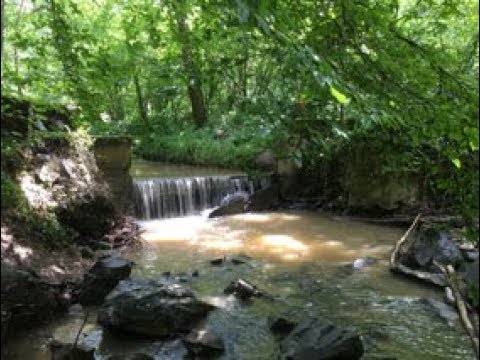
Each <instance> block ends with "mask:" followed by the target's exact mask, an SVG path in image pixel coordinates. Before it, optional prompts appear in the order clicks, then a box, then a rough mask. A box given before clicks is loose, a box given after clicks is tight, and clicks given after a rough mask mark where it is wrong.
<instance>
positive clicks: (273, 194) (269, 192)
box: [247, 184, 280, 211]
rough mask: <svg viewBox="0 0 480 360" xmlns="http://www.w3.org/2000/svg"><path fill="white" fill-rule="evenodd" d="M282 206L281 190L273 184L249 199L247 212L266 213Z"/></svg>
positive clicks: (256, 192)
mask: <svg viewBox="0 0 480 360" xmlns="http://www.w3.org/2000/svg"><path fill="white" fill-rule="evenodd" d="M279 205H280V188H279V186H278V185H277V184H272V185H270V186H268V187H266V188H265V189H260V190H258V191H255V192H254V193H253V194H252V195H250V198H249V199H248V204H247V211H265V210H271V209H275V208H277V207H278V206H279Z"/></svg>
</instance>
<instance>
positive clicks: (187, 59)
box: [176, 10, 208, 128]
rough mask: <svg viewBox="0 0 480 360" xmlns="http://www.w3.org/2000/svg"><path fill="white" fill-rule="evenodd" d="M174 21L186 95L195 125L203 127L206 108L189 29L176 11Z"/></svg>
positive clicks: (181, 15)
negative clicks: (177, 33)
mask: <svg viewBox="0 0 480 360" xmlns="http://www.w3.org/2000/svg"><path fill="white" fill-rule="evenodd" d="M176 21H177V27H178V32H179V39H180V42H181V47H182V57H183V65H184V67H185V71H187V72H188V85H187V87H188V96H189V98H190V102H191V104H192V116H193V120H194V121H195V125H196V126H197V127H198V128H201V127H203V126H204V125H205V124H206V123H207V119H208V117H207V109H206V107H205V99H204V96H203V92H202V82H201V78H200V73H199V70H198V68H197V66H196V63H195V61H194V59H193V52H192V46H191V43H190V39H189V31H190V30H189V29H188V26H187V24H186V23H185V16H184V14H182V13H179V12H178V10H177V11H176Z"/></svg>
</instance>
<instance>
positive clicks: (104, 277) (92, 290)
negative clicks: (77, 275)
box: [79, 257, 132, 305]
mask: <svg viewBox="0 0 480 360" xmlns="http://www.w3.org/2000/svg"><path fill="white" fill-rule="evenodd" d="M131 271H132V263H131V262H130V261H129V260H127V259H123V258H120V257H107V258H104V259H101V260H99V261H97V262H96V263H95V264H94V265H93V266H92V268H91V269H90V270H89V271H88V272H87V274H85V277H84V281H83V283H82V285H81V287H80V294H79V302H80V303H81V304H82V305H89V304H100V303H101V302H102V301H103V299H104V298H105V296H106V295H107V294H108V293H109V292H110V291H112V290H113V288H114V287H115V286H117V284H118V282H119V281H120V280H123V279H125V278H127V277H129V276H130V272H131Z"/></svg>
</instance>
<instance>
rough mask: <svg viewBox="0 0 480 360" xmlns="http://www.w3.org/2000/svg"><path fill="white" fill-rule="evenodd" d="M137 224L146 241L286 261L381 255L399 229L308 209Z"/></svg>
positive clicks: (337, 259) (333, 259)
mask: <svg viewBox="0 0 480 360" xmlns="http://www.w3.org/2000/svg"><path fill="white" fill-rule="evenodd" d="M349 225H350V226H349ZM140 226H141V227H142V229H143V230H144V233H143V239H144V240H146V241H148V242H149V243H150V244H157V243H158V244H160V243H162V244H165V243H167V242H182V245H180V244H177V246H183V247H185V248H186V249H196V250H197V251H206V252H207V253H210V254H211V255H212V256H215V255H224V253H225V251H234V250H235V251H237V252H242V253H245V254H247V255H250V256H256V257H258V256H261V257H265V258H272V259H276V260H279V261H288V262H307V261H312V260H322V261H327V262H328V261H329V262H343V261H352V260H355V259H356V258H358V257H362V256H374V255H375V256H381V255H382V254H386V253H387V252H389V251H390V249H391V246H392V245H391V244H392V242H391V241H392V240H391V239H392V233H394V234H399V231H398V229H390V228H378V227H373V226H371V225H366V224H352V223H347V224H344V226H339V223H338V220H336V221H333V220H331V219H329V218H327V217H322V216H318V214H311V213H301V214H296V213H260V214H252V213H247V214H240V215H233V216H228V217H224V218H217V219H208V218H207V217H206V213H205V214H203V215H202V216H189V217H183V218H174V219H165V220H153V221H142V222H140ZM398 236H399V235H398Z"/></svg>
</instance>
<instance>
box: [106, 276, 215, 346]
mask: <svg viewBox="0 0 480 360" xmlns="http://www.w3.org/2000/svg"><path fill="white" fill-rule="evenodd" d="M213 309H214V306H212V305H210V304H207V303H205V302H203V301H200V300H198V299H197V298H196V297H195V295H194V294H193V293H192V292H191V291H190V290H189V289H187V288H185V287H183V286H181V285H179V284H175V283H169V282H162V281H157V280H150V279H134V280H123V281H121V282H120V283H119V284H118V286H117V287H116V288H115V289H114V290H113V291H112V292H111V293H110V294H109V295H108V296H107V298H106V299H105V303H104V304H103V306H102V308H101V309H100V311H99V313H98V322H99V323H100V324H101V325H103V326H105V327H106V328H109V329H112V330H115V331H119V332H125V333H130V334H134V335H139V336H146V337H164V336H168V335H172V334H174V333H178V332H183V331H188V330H190V329H192V327H193V326H195V324H196V323H197V322H198V321H199V320H201V319H202V318H204V317H205V316H206V315H207V314H208V312H209V311H211V310H213Z"/></svg>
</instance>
